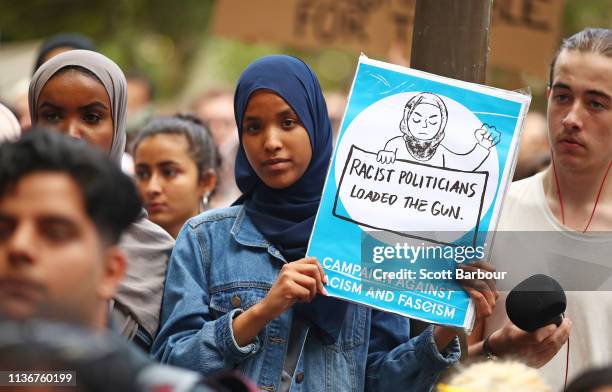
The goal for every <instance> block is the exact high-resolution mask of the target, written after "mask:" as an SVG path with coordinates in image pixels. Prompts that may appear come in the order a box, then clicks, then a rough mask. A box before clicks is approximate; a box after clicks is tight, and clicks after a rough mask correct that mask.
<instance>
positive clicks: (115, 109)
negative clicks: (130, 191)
mask: <svg viewBox="0 0 612 392" xmlns="http://www.w3.org/2000/svg"><path fill="white" fill-rule="evenodd" d="M71 66H77V67H82V68H85V69H87V70H88V71H90V72H91V73H93V74H94V75H96V77H97V78H98V80H99V81H100V82H101V83H102V85H103V86H104V88H105V89H106V92H107V93H108V97H109V99H110V103H111V110H112V113H111V114H112V116H113V129H114V133H113V144H112V146H111V150H110V153H109V156H110V157H111V159H112V160H114V161H115V162H117V164H121V157H122V156H123V151H124V150H125V124H126V122H127V82H126V81H125V76H124V75H123V72H122V71H121V68H119V67H118V66H117V64H115V63H114V62H113V61H112V60H111V59H109V58H108V57H106V56H104V55H102V54H100V53H98V52H92V51H91V50H70V51H68V52H63V53H60V54H58V55H57V56H55V57H53V58H51V59H50V60H49V61H47V62H45V63H44V64H43V65H41V66H40V68H38V70H37V71H36V73H35V74H34V76H32V81H31V82H30V91H29V94H28V100H29V105H30V116H31V118H32V124H35V123H36V122H37V120H38V109H37V106H38V105H37V103H38V97H39V96H40V92H41V91H42V89H43V87H45V84H47V82H48V81H49V79H51V78H52V77H53V75H55V74H56V73H57V72H58V71H60V70H61V69H62V68H66V67H71Z"/></svg>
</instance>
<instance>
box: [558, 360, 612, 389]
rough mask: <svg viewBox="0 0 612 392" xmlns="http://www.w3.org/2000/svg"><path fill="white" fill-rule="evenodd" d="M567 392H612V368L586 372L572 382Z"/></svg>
mask: <svg viewBox="0 0 612 392" xmlns="http://www.w3.org/2000/svg"><path fill="white" fill-rule="evenodd" d="M565 392H612V366H607V367H602V368H596V369H590V370H587V371H585V372H584V373H582V374H581V375H579V376H578V377H576V378H575V379H574V380H573V381H572V382H570V384H569V385H568V386H567V389H566V390H565Z"/></svg>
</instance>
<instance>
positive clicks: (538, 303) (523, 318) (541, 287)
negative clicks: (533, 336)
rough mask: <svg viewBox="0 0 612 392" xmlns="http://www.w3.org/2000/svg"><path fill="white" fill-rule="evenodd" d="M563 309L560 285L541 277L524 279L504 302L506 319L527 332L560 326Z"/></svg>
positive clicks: (563, 295)
mask: <svg viewBox="0 0 612 392" xmlns="http://www.w3.org/2000/svg"><path fill="white" fill-rule="evenodd" d="M566 306H567V300H566V298H565V291H563V288H562V287H561V285H560V284H559V282H557V281H556V280H554V279H553V278H551V277H550V276H546V275H542V274H537V275H533V276H531V277H529V278H527V279H525V280H524V281H522V282H521V283H519V284H518V285H516V287H515V288H513V289H512V291H510V293H509V294H508V297H507V298H506V313H507V314H508V318H509V319H510V321H512V323H514V325H516V326H517V327H519V328H520V329H522V330H523V331H527V332H533V331H535V330H536V329H538V328H541V327H543V326H545V325H548V324H556V325H557V326H559V325H561V322H562V321H563V312H565V308H566Z"/></svg>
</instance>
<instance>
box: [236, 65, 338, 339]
mask: <svg viewBox="0 0 612 392" xmlns="http://www.w3.org/2000/svg"><path fill="white" fill-rule="evenodd" d="M261 89H267V90H271V91H273V92H275V93H276V94H277V95H279V96H280V97H281V98H283V99H284V100H285V102H287V104H288V105H289V106H290V107H291V109H293V111H294V112H295V113H296V114H297V116H298V117H299V118H300V121H301V122H302V124H303V125H304V128H305V129H306V131H307V132H308V136H309V139H310V148H311V149H312V158H311V161H310V164H309V166H308V168H307V169H306V172H305V173H304V175H303V176H302V177H301V178H300V179H299V180H298V181H296V182H295V183H294V184H292V185H291V186H289V187H287V188H284V189H272V188H269V187H267V186H266V185H265V184H264V183H263V182H262V181H261V180H260V179H259V177H258V176H257V174H255V171H254V170H253V168H252V167H251V165H250V164H249V162H248V160H247V157H246V153H245V151H244V148H243V146H242V132H241V130H242V122H243V116H244V112H245V110H246V107H247V104H248V101H249V98H250V97H251V95H252V94H253V93H254V92H255V91H257V90H261ZM234 113H235V116H236V124H237V125H238V136H239V138H240V146H239V147H238V154H237V156H236V168H235V170H236V184H237V185H238V188H240V190H241V191H242V194H243V195H242V197H241V198H240V199H239V200H238V202H237V204H240V203H242V204H244V207H245V210H246V213H247V214H248V215H249V217H250V218H251V220H252V221H253V223H254V225H255V226H256V227H257V228H258V229H259V230H260V231H261V232H262V234H263V235H264V236H265V237H266V239H268V241H270V242H271V243H272V244H274V246H275V247H276V248H278V250H279V251H280V252H281V253H282V254H283V256H284V257H285V259H286V260H287V261H295V260H298V259H301V258H303V257H305V255H306V247H307V245H308V240H309V238H310V233H311V232H312V227H313V225H314V220H315V216H316V214H317V209H318V208H319V203H320V201H321V193H322V192H323V185H324V184H325V176H326V175H327V169H328V166H329V162H330V159H331V153H332V133H331V123H330V121H329V116H328V115H327V107H326V105H325V100H324V98H323V93H322V91H321V86H319V81H318V80H317V77H316V75H315V74H314V72H313V71H312V70H311V69H310V67H309V66H308V65H306V64H305V63H304V62H303V61H301V60H300V59H298V58H295V57H291V56H284V55H275V56H267V57H263V58H260V59H258V60H256V61H255V62H253V63H251V65H249V66H248V67H247V69H246V70H245V71H244V72H243V73H242V75H241V76H240V79H239V80H238V86H237V87H236V94H235V96H234ZM346 307H347V303H346V302H344V301H340V300H337V299H334V298H331V297H325V296H323V295H317V296H316V297H315V299H314V300H313V301H312V302H311V303H309V304H298V305H295V306H294V309H295V310H296V312H297V315H298V316H301V317H302V318H304V319H306V320H307V321H309V322H310V323H311V324H312V326H314V327H315V330H316V332H318V334H319V336H320V337H321V338H322V340H323V341H324V342H325V343H328V344H331V343H333V342H335V341H336V339H337V338H338V334H339V333H340V329H341V328H342V323H343V321H344V315H345V314H346ZM332 315H338V316H337V317H333V316H332Z"/></svg>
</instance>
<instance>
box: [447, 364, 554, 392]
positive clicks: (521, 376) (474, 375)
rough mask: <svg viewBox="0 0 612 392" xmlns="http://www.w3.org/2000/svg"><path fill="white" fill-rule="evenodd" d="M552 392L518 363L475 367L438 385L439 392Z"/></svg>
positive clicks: (535, 372)
mask: <svg viewBox="0 0 612 392" xmlns="http://www.w3.org/2000/svg"><path fill="white" fill-rule="evenodd" d="M518 391H520V392H551V391H552V390H551V388H550V387H549V386H548V385H546V383H545V382H544V381H543V380H542V377H541V376H540V374H539V373H538V371H537V370H535V369H532V368H530V367H528V366H527V365H525V364H523V363H521V362H518V361H484V362H478V363H473V364H471V365H469V366H467V367H465V368H463V369H460V370H459V372H458V373H456V374H454V375H452V376H451V377H450V379H449V381H448V382H447V383H441V384H439V385H438V392H518Z"/></svg>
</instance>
